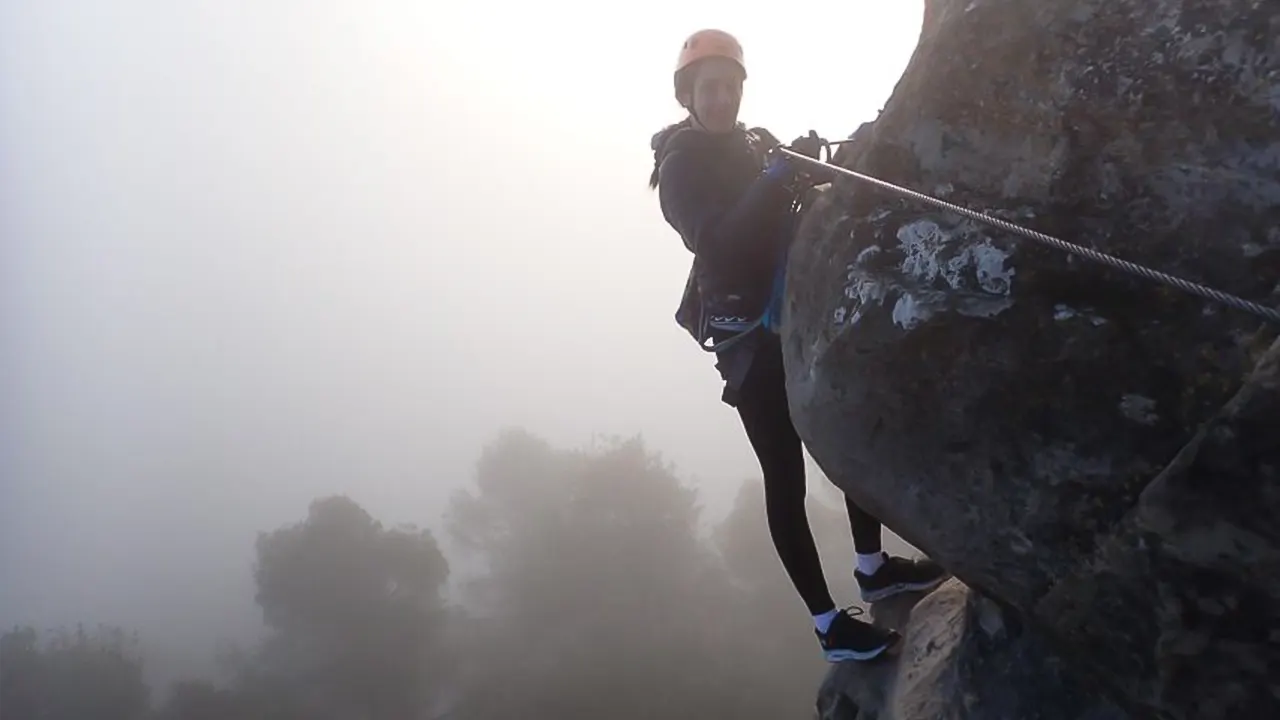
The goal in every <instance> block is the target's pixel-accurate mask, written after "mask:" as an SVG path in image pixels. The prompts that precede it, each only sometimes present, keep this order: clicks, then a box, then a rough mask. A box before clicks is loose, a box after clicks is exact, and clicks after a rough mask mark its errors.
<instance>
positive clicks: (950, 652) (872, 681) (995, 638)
mask: <svg viewBox="0 0 1280 720" xmlns="http://www.w3.org/2000/svg"><path fill="white" fill-rule="evenodd" d="M916 599H918V596H899V597H897V598H893V599H891V600H886V601H884V602H882V603H879V604H877V606H876V607H874V608H873V610H872V617H873V618H874V621H875V622H876V623H877V624H880V625H885V626H889V627H893V628H894V629H896V630H898V631H899V632H900V633H902V636H903V641H902V644H901V645H900V646H899V647H898V648H896V649H895V650H894V651H893V652H892V654H891V655H889V656H887V657H885V658H883V659H880V660H878V661H876V662H870V663H840V664H838V665H835V666H833V667H832V669H831V671H830V672H829V673H828V674H827V678H826V680H825V682H824V683H823V684H822V688H821V690H820V691H819V693H818V702H817V708H816V709H817V713H816V714H817V717H818V718H819V720H941V719H946V720H994V719H997V718H1007V719H1009V720H1014V719H1016V720H1127V718H1128V717H1129V716H1128V715H1126V714H1125V713H1124V712H1123V711H1121V710H1120V709H1119V708H1117V707H1116V706H1115V705H1114V704H1112V703H1111V702H1109V701H1108V700H1107V699H1106V698H1105V697H1102V696H1101V694H1100V693H1099V692H1097V691H1096V690H1094V689H1093V688H1089V687H1087V686H1083V685H1081V683H1080V680H1079V678H1078V677H1076V676H1074V675H1073V674H1072V673H1070V672H1068V671H1067V668H1066V664H1065V663H1064V662H1063V661H1062V659H1061V658H1059V657H1057V656H1056V655H1055V654H1054V653H1053V652H1052V651H1051V650H1049V649H1048V648H1046V647H1045V645H1044V642H1043V641H1042V640H1041V639H1039V638H1037V637H1036V635H1035V634H1034V633H1032V632H1030V631H1029V630H1028V629H1027V628H1022V627H1019V626H1017V625H1013V626H1010V625H1009V624H1008V623H1006V621H1005V619H1004V613H1003V612H1002V610H1001V609H1000V608H999V607H998V606H996V605H995V604H994V603H992V602H991V601H989V600H986V599H984V598H982V597H981V596H980V595H978V594H977V593H975V592H973V591H972V590H970V589H969V588H967V587H965V586H964V585H963V584H961V583H959V582H958V581H955V580H952V581H950V582H948V583H947V584H946V585H943V586H942V587H941V588H939V589H938V590H936V591H935V592H933V593H931V594H929V595H928V596H926V597H925V598H924V599H922V600H920V601H919V603H918V604H916V603H914V601H915V600H916ZM913 605H914V607H913Z"/></svg>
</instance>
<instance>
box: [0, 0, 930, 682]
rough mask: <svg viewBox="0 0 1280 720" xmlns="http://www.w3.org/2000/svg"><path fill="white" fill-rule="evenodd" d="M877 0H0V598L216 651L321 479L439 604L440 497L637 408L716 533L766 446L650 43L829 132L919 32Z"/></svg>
mask: <svg viewBox="0 0 1280 720" xmlns="http://www.w3.org/2000/svg"><path fill="white" fill-rule="evenodd" d="M881 5H885V4H882V3H869V2H867V3H848V2H840V3H837V2H815V3H811V4H810V5H809V6H807V10H813V11H814V13H815V14H816V16H817V17H824V18H828V19H830V21H831V22H833V23H835V24H837V25H839V26H840V28H841V33H842V34H841V35H840V41H839V42H834V41H830V42H829V41H827V40H824V39H823V38H824V37H827V36H825V35H823V34H822V33H821V32H820V31H819V30H818V29H811V25H810V23H809V22H808V21H807V20H806V21H805V22H799V23H797V25H796V29H795V30H794V32H791V31H787V30H785V28H784V29H779V27H778V22H777V19H776V18H769V17H756V18H749V17H744V16H743V14H742V13H741V6H740V4H730V3H728V2H699V3H693V4H691V5H683V4H677V3H675V2H666V1H664V2H659V3H633V4H629V5H622V6H617V7H611V8H610V9H609V12H608V13H606V12H605V10H604V9H603V6H590V7H584V6H580V5H578V4H573V5H570V4H569V3H567V2H552V3H549V4H548V3H541V4H537V5H536V6H513V7H509V8H504V9H501V10H500V11H498V10H495V8H490V7H487V6H481V5H464V6H457V5H456V4H454V5H450V6H448V7H441V6H438V4H436V3H412V2H408V1H407V0H405V1H403V2H397V1H390V0H386V1H383V2H377V3H361V4H355V3H337V2H278V3H267V4H263V3H249V2H218V3H212V2H191V3H164V2H159V1H158V0H147V1H142V0H139V1H137V2H126V1H123V0H118V1H115V2H87V1H86V2H69V1H68V2H63V1H58V0H48V1H47V2H41V3H20V2H16V1H13V2H0V408H2V409H3V411H2V414H0V623H3V626H4V627H10V626H12V625H15V624H18V623H22V624H31V625H33V626H35V627H37V628H44V627H52V626H57V625H66V624H74V623H76V622H85V623H98V622H104V623H111V624H118V625H121V626H124V627H127V628H134V629H137V630H138V631H139V632H140V633H141V636H142V637H143V640H144V642H145V643H146V644H147V646H148V649H147V656H148V658H149V670H148V672H149V673H152V677H153V678H159V679H158V680H156V682H157V683H159V684H161V685H163V684H164V683H165V682H168V681H170V680H172V679H174V677H176V676H181V675H184V674H199V673H202V672H205V671H207V670H208V669H209V668H210V667H211V663H212V658H213V655H214V648H215V646H216V645H217V644H218V643H220V642H223V641H235V642H239V643H250V642H253V641H254V640H255V639H256V638H258V637H259V635H260V633H261V632H262V629H263V627H262V609H261V608H260V607H259V606H258V605H257V604H256V603H255V598H254V587H255V584H254V577H253V567H254V563H255V545H254V543H255V539H256V537H257V534H258V533H259V532H268V531H271V530H274V529H276V528H279V527H281V526H285V525H287V524H290V523H295V522H298V521H299V520H300V519H301V518H302V517H303V516H305V513H306V508H307V507H309V505H310V503H311V502H312V501H313V500H315V499H316V498H320V497H326V496H331V495H343V496H347V497H350V498H352V499H353V500H354V501H355V502H357V503H358V504H359V505H360V506H361V507H362V508H364V509H365V510H367V511H368V512H369V513H370V514H371V515H372V516H374V517H376V518H377V519H378V520H379V521H380V522H382V523H384V524H386V525H387V526H395V525H397V524H400V523H414V524H416V525H419V526H423V527H427V528H432V529H434V530H435V534H436V535H437V536H438V539H439V542H440V545H441V547H442V549H443V553H444V556H445V557H447V558H449V564H450V568H451V572H450V573H449V580H448V583H449V586H448V588H447V592H448V593H451V595H450V596H451V597H455V598H458V602H462V603H464V604H465V602H466V601H465V599H464V597H465V594H464V593H463V590H462V586H461V584H460V583H458V578H459V577H462V576H465V575H466V573H467V572H470V571H475V572H480V571H481V570H480V569H479V568H480V566H478V565H475V566H473V565H471V564H470V563H472V562H473V561H472V560H470V559H468V558H467V557H466V556H465V554H464V553H461V551H460V550H459V549H458V548H456V547H455V546H454V542H455V538H454V537H453V536H452V535H450V534H449V533H445V532H443V531H441V530H439V528H441V527H442V526H443V524H444V522H445V514H446V510H447V508H448V506H449V501H450V498H451V497H453V496H454V494H455V493H456V492H458V491H459V490H460V489H465V488H467V487H471V486H472V485H473V484H474V479H475V475H476V464H477V462H478V460H479V458H480V457H481V455H482V452H483V449H484V448H485V447H486V445H487V444H488V443H490V442H491V441H493V439H494V438H495V437H498V436H499V434H500V433H501V432H502V431H503V430H504V429H506V428H525V429H527V430H528V431H530V432H532V433H534V434H535V435H536V436H538V437H540V438H544V439H545V440H546V441H547V442H549V443H551V444H552V445H554V446H556V447H563V448H575V447H585V446H588V445H590V444H591V443H593V442H594V441H595V440H596V439H598V438H600V437H612V436H624V437H632V436H639V437H642V438H643V439H644V442H645V443H646V444H647V446H648V447H651V448H654V449H655V450H657V451H658V452H660V453H661V455H662V457H664V458H665V459H666V460H668V461H670V462H671V463H672V464H673V466H674V467H675V468H676V472H677V473H678V475H679V476H680V477H681V478H683V479H684V480H685V481H687V482H688V483H689V485H690V487H692V488H694V489H695V491H696V494H697V498H698V502H699V503H700V504H701V505H702V506H705V507H706V509H707V512H706V514H705V516H704V517H702V518H700V519H699V521H698V522H699V523H701V527H703V529H704V530H706V531H709V530H707V529H708V528H710V527H711V525H712V524H713V523H714V522H716V521H718V520H720V519H723V518H725V517H726V516H727V515H728V514H729V511H730V509H731V507H732V506H733V502H734V499H735V498H736V497H737V494H738V492H739V488H740V485H741V483H742V481H743V480H745V479H750V478H754V477H755V476H756V475H757V474H758V467H757V466H756V464H755V460H754V458H753V456H752V454H751V451H750V448H749V446H748V444H747V442H746V440H745V437H744V436H743V434H742V432H741V429H740V426H739V424H738V421H737V418H736V416H735V414H734V413H733V411H732V410H731V409H730V408H728V407H727V406H725V405H723V404H722V403H721V402H720V400H719V389H720V388H719V382H718V377H717V375H716V373H715V370H714V368H713V366H712V361H711V359H710V358H708V357H707V356H706V354H705V353H703V352H701V351H700V350H698V349H697V348H696V347H695V346H694V345H693V343H692V342H690V340H689V338H688V336H687V335H685V334H684V332H683V331H682V330H681V329H680V328H679V327H678V326H676V324H675V323H674V321H673V320H672V313H673V312H674V310H675V307H676V304H677V303H678V300H679V295H680V292H681V290H682V288H683V286H684V281H685V274H686V272H687V268H688V256H687V253H686V252H685V250H684V249H683V247H682V245H681V244H680V243H679V242H678V238H676V236H675V235H674V233H673V232H672V231H671V229H670V228H669V227H668V226H667V225H666V224H665V222H664V221H663V220H662V217H661V214H660V213H659V212H658V209H657V200H656V198H655V197H654V196H653V194H652V193H650V192H649V191H648V189H647V187H646V185H645V180H646V178H647V175H648V172H649V170H650V169H651V167H652V155H651V151H650V150H649V147H648V142H649V137H650V135H651V134H652V133H653V132H655V131H656V130H658V129H659V128H660V127H661V126H662V125H664V124H666V123H668V122H671V121H673V120H675V119H678V117H679V114H678V108H677V107H676V106H675V103H674V102H673V100H672V99H671V98H670V75H669V68H670V65H671V63H672V61H673V59H674V53H675V49H676V48H677V47H678V45H679V42H680V41H681V39H682V38H683V36H684V35H685V34H687V33H688V32H689V31H690V30H692V29H696V28H697V27H701V26H705V25H721V26H733V27H732V28H731V29H733V30H734V31H735V32H736V33H737V34H738V35H739V37H741V38H742V40H743V42H744V44H745V45H746V46H747V48H748V51H747V52H748V57H749V63H752V73H751V79H750V80H749V81H748V87H747V97H746V101H745V102H744V107H743V119H744V120H746V121H747V122H749V123H751V124H762V125H766V126H768V127H770V129H771V130H773V131H774V132H775V134H777V135H778V136H779V137H782V138H784V139H785V138H790V137H793V136H795V135H797V134H800V133H803V132H806V131H808V130H809V129H810V128H814V129H817V130H818V131H819V132H820V133H822V134H824V135H826V136H828V137H842V136H845V135H847V134H848V133H850V132H852V131H853V130H854V129H855V128H856V127H857V124H858V123H860V122H863V121H866V120H870V119H873V118H874V116H875V113H876V111H877V110H878V108H879V107H880V106H881V104H882V103H883V102H884V100H885V99H886V98H887V97H888V95H889V92H890V91H891V90H892V87H893V84H894V83H895V82H896V80H897V78H898V75H899V73H900V72H901V69H902V67H903V66H904V65H905V63H906V61H907V59H908V57H909V56H910V53H911V51H912V49H913V47H914V42H915V39H916V35H917V33H918V31H919V25H920V15H921V10H922V8H921V3H919V2H899V3H892V5H893V7H892V8H889V9H886V8H884V7H881ZM562 16H563V17H566V18H570V19H567V20H566V19H556V18H559V17H562ZM806 17H807V15H806ZM760 523H761V524H762V523H763V519H760ZM765 560H772V558H768V557H766V558H765ZM775 564H776V561H775ZM846 564H847V563H846ZM775 580H776V582H777V584H778V585H780V586H782V590H783V591H784V592H785V591H788V590H789V589H788V588H787V587H785V586H784V585H783V584H784V583H785V578H784V577H783V576H782V575H781V574H778V576H777V577H776V578H775ZM798 607H799V606H798V605H797V606H796V608H798ZM795 612H796V613H798V615H797V616H798V617H799V618H800V620H801V621H803V620H804V619H805V618H804V617H803V611H802V610H799V609H796V611H795ZM802 626H803V622H801V623H800V627H801V634H803V627H802ZM806 639H807V638H806Z"/></svg>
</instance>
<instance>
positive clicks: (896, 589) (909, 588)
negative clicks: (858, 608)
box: [858, 575, 947, 603]
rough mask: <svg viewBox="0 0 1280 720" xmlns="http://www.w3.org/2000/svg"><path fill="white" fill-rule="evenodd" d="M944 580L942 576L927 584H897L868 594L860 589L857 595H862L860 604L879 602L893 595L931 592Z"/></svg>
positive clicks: (944, 577)
mask: <svg viewBox="0 0 1280 720" xmlns="http://www.w3.org/2000/svg"><path fill="white" fill-rule="evenodd" d="M946 580H947V576H945V575H944V576H942V577H940V578H938V579H937V580H930V581H928V582H920V583H897V584H895V585H889V586H887V587H882V588H880V589H879V590H872V591H870V592H866V591H864V590H862V588H858V593H859V594H860V595H862V602H867V603H872V602H879V601H880V600H884V599H885V598H890V597H893V596H894V595H900V594H902V593H905V592H922V591H924V590H932V589H934V588H936V587H938V586H939V585H941V584H942V583H944V582H946Z"/></svg>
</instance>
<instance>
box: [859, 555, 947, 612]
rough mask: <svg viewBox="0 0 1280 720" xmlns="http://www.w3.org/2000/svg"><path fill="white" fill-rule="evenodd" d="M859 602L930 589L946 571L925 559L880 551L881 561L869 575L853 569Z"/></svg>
mask: <svg viewBox="0 0 1280 720" xmlns="http://www.w3.org/2000/svg"><path fill="white" fill-rule="evenodd" d="M853 577H854V579H855V580H857V581H858V591H859V592H860V593H861V594H862V601H863V602H876V601H878V600H884V599H885V598H887V597H892V596H894V595H897V594H898V593H904V592H921V591H924V590H932V589H933V588H935V587H937V586H939V585H941V584H942V582H943V581H944V580H946V579H947V571H946V570H943V569H942V566H941V565H939V564H938V563H936V562H934V561H932V560H929V559H927V558H921V559H919V560H908V559H906V558H903V557H890V556H889V554H888V553H885V554H884V564H883V565H881V566H880V569H879V570H877V571H876V572H875V574H873V575H864V574H863V573H862V572H861V571H858V570H855V571H854V572H853Z"/></svg>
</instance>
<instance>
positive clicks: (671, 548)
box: [448, 431, 737, 719]
mask: <svg viewBox="0 0 1280 720" xmlns="http://www.w3.org/2000/svg"><path fill="white" fill-rule="evenodd" d="M698 516H699V508H698V506H697V503H696V493H695V491H694V490H693V489H692V488H689V487H686V486H684V485H683V484H681V483H680V482H679V480H678V479H677V478H676V477H675V475H674V474H673V473H672V472H671V470H670V468H668V467H666V466H665V465H663V464H662V463H661V462H660V461H659V459H658V458H657V457H655V456H654V455H652V454H650V453H649V452H648V451H647V450H646V449H645V447H644V445H643V443H641V442H640V441H638V440H631V441H626V442H618V443H612V444H609V445H607V446H604V447H602V448H598V449H596V450H594V451H582V452H574V451H558V450H554V449H552V448H550V447H549V446H548V445H547V444H546V443H544V442H542V441H540V440H538V439H536V438H533V437H531V436H529V435H527V434H525V433H523V432H518V431H512V432H508V433H505V434H503V435H502V436H501V437H500V438H499V439H498V440H497V442H495V443H494V444H493V445H491V446H490V447H488V448H487V449H486V450H485V452H484V453H483V455H482V457H481V458H480V460H479V462H478V464H477V471H476V477H475V489H474V490H472V491H464V492H460V493H459V494H457V495H455V497H454V499H453V502H452V505H451V509H450V512H449V514H448V519H449V530H450V532H451V533H452V535H453V536H454V537H455V538H456V539H457V540H458V543H459V544H460V545H462V546H463V547H465V548H466V549H468V550H469V551H471V552H474V553H477V554H478V555H479V557H480V558H481V559H482V560H483V561H484V563H485V565H486V566H487V568H488V573H487V574H486V575H485V576H484V577H482V578H480V579H478V580H476V581H474V582H473V583H471V584H470V585H469V587H468V588H467V590H468V592H467V593H466V598H467V607H468V609H469V611H470V612H471V614H472V616H473V620H472V622H471V624H470V627H469V628H467V634H466V639H467V646H468V647H469V648H471V652H470V657H469V659H470V661H471V663H472V665H471V667H472V668H473V670H474V674H473V675H472V683H471V684H470V685H469V687H468V688H467V691H466V692H464V697H463V699H462V700H461V701H460V702H459V709H458V716H459V717H467V718H476V719H482V718H499V717H515V716H519V717H548V718H551V717H618V718H620V717H690V716H693V715H695V714H697V712H696V711H695V708H699V707H701V708H704V709H706V711H707V712H709V713H711V714H716V713H717V712H720V711H721V710H723V709H724V708H723V707H721V706H720V704H719V703H721V702H722V701H723V700H724V699H725V698H727V697H730V696H731V695H732V692H733V688H730V687H726V686H724V684H723V681H724V680H725V679H726V678H727V674H726V671H725V668H727V667H731V666H733V665H734V664H735V663H736V662H737V658H734V657H731V656H727V655H725V654H724V652H723V650H724V649H726V648H727V647H729V643H726V642H725V638H726V636H727V635H729V634H731V633H732V629H731V628H728V627H725V626H724V624H723V621H722V608H723V606H724V604H725V603H726V602H727V601H728V600H729V598H728V597H727V592H728V591H729V586H728V584H727V582H726V578H725V575H724V573H723V571H722V569H721V567H720V565H719V563H718V562H717V560H716V558H715V557H714V553H713V552H712V551H711V548H710V547H709V546H708V545H707V544H706V543H704V542H702V541H701V540H700V538H699V537H698V535H697V523H698Z"/></svg>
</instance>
